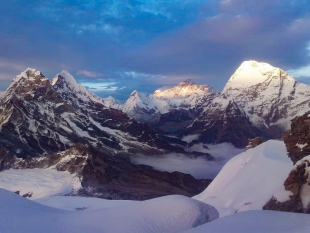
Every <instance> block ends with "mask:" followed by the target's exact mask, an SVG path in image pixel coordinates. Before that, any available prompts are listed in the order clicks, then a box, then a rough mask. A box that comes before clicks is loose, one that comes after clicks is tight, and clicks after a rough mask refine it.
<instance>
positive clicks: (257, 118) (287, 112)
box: [114, 61, 310, 147]
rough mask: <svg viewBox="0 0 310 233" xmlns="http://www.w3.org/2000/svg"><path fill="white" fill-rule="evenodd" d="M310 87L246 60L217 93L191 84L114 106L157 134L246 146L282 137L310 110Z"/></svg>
mask: <svg viewBox="0 0 310 233" xmlns="http://www.w3.org/2000/svg"><path fill="white" fill-rule="evenodd" d="M309 101H310V87H309V86H308V85H306V84H302V83H298V82H297V81H296V80H295V79H293V78H292V77H290V76H289V75H288V74H287V73H286V72H285V71H283V70H282V69H280V68H276V67H273V66H271V65H269V64H266V63H260V62H256V61H245V62H243V63H242V64H241V66H240V67H239V68H238V69H237V70H236V71H235V73H234V74H233V75H232V76H231V78H230V79H229V80H228V82H227V84H226V85H225V87H224V89H223V90H222V91H221V92H217V91H216V90H215V89H214V88H212V87H210V86H208V85H196V84H194V83H193V82H191V80H186V81H184V82H181V83H179V85H177V86H175V87H173V88H171V89H166V90H156V91H155V92H154V93H153V94H149V95H146V94H143V93H138V92H137V91H134V92H133V93H132V94H131V95H130V96H129V98H128V100H127V101H126V102H125V103H124V104H123V105H118V106H114V107H116V108H117V109H120V110H122V111H123V112H124V113H126V114H127V115H128V116H129V117H131V118H134V119H136V120H137V121H139V122H144V123H147V124H148V125H150V127H151V128H152V129H153V130H154V131H155V132H157V133H161V134H173V135H177V136H178V137H180V138H181V137H182V136H185V135H189V134H197V135H198V140H199V141H201V142H204V143H221V142H231V143H233V144H234V145H235V146H237V147H245V145H246V143H247V139H248V138H253V137H255V136H263V137H265V138H266V139H269V138H280V137H281V135H282V133H283V132H284V131H286V130H288V129H289V127H290V121H291V120H292V119H293V118H294V117H295V116H298V115H301V114H303V113H304V112H306V111H307V110H308V108H309Z"/></svg>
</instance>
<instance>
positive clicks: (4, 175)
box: [0, 168, 81, 200]
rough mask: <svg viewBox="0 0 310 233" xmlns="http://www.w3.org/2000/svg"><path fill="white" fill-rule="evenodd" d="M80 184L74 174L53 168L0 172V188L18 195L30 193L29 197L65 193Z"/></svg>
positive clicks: (36, 197)
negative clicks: (18, 193)
mask: <svg viewBox="0 0 310 233" xmlns="http://www.w3.org/2000/svg"><path fill="white" fill-rule="evenodd" d="M80 186H81V184H80V182H79V180H78V178H77V177H75V175H71V174H70V173H69V172H60V171H57V170H54V169H39V168H35V169H17V170H15V169H10V170H6V171H2V172H0V188H3V189H7V190H10V191H12V192H16V191H19V192H20V195H24V194H27V193H32V196H31V197H30V199H32V200H35V199H39V198H44V197H49V196H53V195H60V194H67V193H70V192H71V191H72V189H74V188H79V187H80Z"/></svg>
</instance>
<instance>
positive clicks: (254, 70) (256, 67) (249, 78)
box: [223, 61, 288, 92]
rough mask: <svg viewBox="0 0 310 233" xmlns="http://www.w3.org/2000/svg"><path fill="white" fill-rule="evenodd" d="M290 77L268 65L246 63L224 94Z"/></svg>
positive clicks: (230, 80)
mask: <svg viewBox="0 0 310 233" xmlns="http://www.w3.org/2000/svg"><path fill="white" fill-rule="evenodd" d="M281 76H288V75H287V74H286V73H285V72H284V71H283V70H281V69H280V68H277V67H273V66H271V65H270V64H268V63H263V62H257V61H245V62H243V63H242V64H241V65H240V67H239V68H238V69H237V70H236V71H235V73H234V74H233V75H232V76H231V77H230V79H229V80H228V82H227V84H226V85H225V87H224V89H223V92H226V91H227V90H236V89H238V90H240V89H244V88H249V87H251V86H255V85H258V84H260V83H263V82H265V81H267V80H269V79H271V78H279V77H281Z"/></svg>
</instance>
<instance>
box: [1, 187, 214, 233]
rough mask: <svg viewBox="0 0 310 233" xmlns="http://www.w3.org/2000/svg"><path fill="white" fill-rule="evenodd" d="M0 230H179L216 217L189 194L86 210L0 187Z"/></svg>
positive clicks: (93, 231) (212, 211) (161, 231)
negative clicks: (46, 203)
mask: <svg viewBox="0 0 310 233" xmlns="http://www.w3.org/2000/svg"><path fill="white" fill-rule="evenodd" d="M0 196H1V199H0V206H1V208H0V232H10V233H15V232H32V233H36V232H45V233H49V232H59V233H61V232H76V233H78V232H92V233H96V232H111V233H115V232H128V233H129V232H135V233H139V232H141V233H142V232H148V233H153V232H154V233H155V232H158V233H163V232H171V233H172V232H181V231H184V230H188V229H190V228H192V227H196V226H198V225H201V224H203V223H206V222H208V221H212V220H214V219H216V218H217V217H218V214H217V211H216V210H215V209H214V208H213V207H211V206H209V205H206V204H204V203H202V202H199V201H195V200H192V199H190V198H188V197H184V196H178V195H172V196H166V197H161V198H156V199H152V200H148V201H143V202H137V203H136V204H133V205H129V206H123V207H122V208H120V207H114V208H104V209H97V210H89V211H66V210H60V209H55V208H51V207H48V206H44V205H41V204H38V203H35V202H32V201H30V200H27V199H25V198H23V197H20V196H18V195H16V194H14V193H11V192H9V191H7V190H4V189H0Z"/></svg>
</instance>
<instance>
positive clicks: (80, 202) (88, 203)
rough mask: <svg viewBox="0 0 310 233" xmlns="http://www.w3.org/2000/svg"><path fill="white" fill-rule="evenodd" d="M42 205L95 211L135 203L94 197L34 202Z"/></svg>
mask: <svg viewBox="0 0 310 233" xmlns="http://www.w3.org/2000/svg"><path fill="white" fill-rule="evenodd" d="M35 202H37V203H40V204H42V205H47V206H50V207H54V208H57V209H63V210H72V211H76V210H84V211H86V210H97V209H103V208H112V207H121V206H127V205H131V204H135V203H137V201H129V200H107V199H101V198H95V197H77V196H52V197H45V198H41V199H37V200H35Z"/></svg>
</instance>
